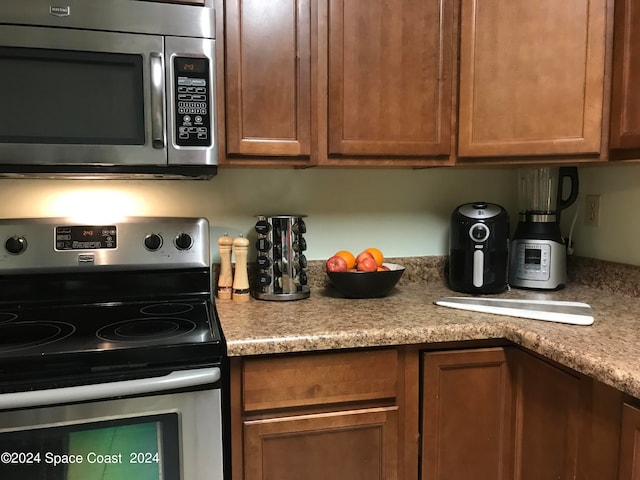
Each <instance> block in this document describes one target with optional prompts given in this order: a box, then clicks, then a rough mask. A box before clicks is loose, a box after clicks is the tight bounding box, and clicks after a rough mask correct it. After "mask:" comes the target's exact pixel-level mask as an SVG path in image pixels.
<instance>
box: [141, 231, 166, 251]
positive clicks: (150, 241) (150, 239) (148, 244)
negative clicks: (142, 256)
mask: <svg viewBox="0 0 640 480" xmlns="http://www.w3.org/2000/svg"><path fill="white" fill-rule="evenodd" d="M144 246H145V248H146V249H147V250H151V251H152V252H155V251H156V250H159V249H160V247H161V246H162V237H161V236H160V235H158V234H157V233H150V234H149V235H147V236H146V237H144Z"/></svg>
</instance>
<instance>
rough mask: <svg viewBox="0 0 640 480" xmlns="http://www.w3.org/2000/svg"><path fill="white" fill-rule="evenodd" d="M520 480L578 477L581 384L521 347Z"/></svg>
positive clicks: (518, 354)
mask: <svg viewBox="0 0 640 480" xmlns="http://www.w3.org/2000/svg"><path fill="white" fill-rule="evenodd" d="M514 357H515V359H516V361H515V362H514V366H515V369H516V370H515V375H516V377H515V378H516V380H515V381H516V392H517V396H516V421H515V436H516V452H515V476H514V478H515V479H516V480H539V479H541V478H553V479H558V480H570V479H575V478H578V477H577V467H578V465H577V463H578V440H579V435H580V421H581V418H580V413H581V411H582V409H581V406H582V405H583V403H584V399H583V398H581V383H580V379H579V378H578V377H575V376H573V375H571V374H569V373H567V372H565V371H564V370H560V369H559V368H556V367H554V366H553V365H551V364H549V363H547V362H544V361H542V360H539V359H538V358H536V357H534V356H533V355H530V354H528V353H525V352H521V351H517V352H515V355H514Z"/></svg>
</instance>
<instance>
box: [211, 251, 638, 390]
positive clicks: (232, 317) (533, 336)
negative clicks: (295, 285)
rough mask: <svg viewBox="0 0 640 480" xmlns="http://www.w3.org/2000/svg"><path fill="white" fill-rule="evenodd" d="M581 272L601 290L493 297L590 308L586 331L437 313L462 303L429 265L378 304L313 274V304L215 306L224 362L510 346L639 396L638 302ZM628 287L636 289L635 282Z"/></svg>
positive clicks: (589, 287)
mask: <svg viewBox="0 0 640 480" xmlns="http://www.w3.org/2000/svg"><path fill="white" fill-rule="evenodd" d="M401 261H402V260H396V261H395V262H394V263H401ZM405 263H410V262H405ZM583 263H584V265H582V267H581V270H580V272H579V275H581V277H582V278H587V279H589V278H599V280H598V282H597V283H596V282H583V281H575V279H574V281H572V282H571V283H569V285H568V286H567V287H566V288H564V289H562V290H559V291H557V292H535V291H529V290H516V289H513V290H510V291H507V292H505V293H502V294H500V295H491V296H493V297H500V298H527V299H548V300H570V301H580V302H586V303H589V304H590V305H591V306H592V308H593V311H594V316H595V321H594V323H593V325H591V326H578V325H566V324H559V323H552V322H545V321H538V320H527V319H519V318H515V317H508V316H501V315H492V314H485V313H477V312H470V311H465V310H457V309H450V308H446V307H441V306H438V305H435V304H434V303H433V302H434V301H435V300H437V299H438V298H440V297H444V296H452V295H462V294H459V293H456V292H452V291H451V290H449V289H448V288H447V286H446V282H445V281H443V278H442V276H441V275H439V274H438V273H437V272H438V271H440V268H439V266H436V267H437V268H436V269H434V268H433V265H427V267H426V268H424V265H422V266H420V267H415V266H414V265H412V267H414V268H407V272H406V273H405V276H403V280H401V282H400V283H399V284H398V286H397V287H396V288H395V289H394V290H393V291H392V292H391V293H390V294H389V295H388V296H386V297H383V298H375V299H361V300H354V299H346V298H343V297H342V296H341V295H340V294H339V293H337V292H336V291H335V290H333V288H331V287H330V286H328V285H326V282H325V279H324V278H323V277H322V275H317V277H316V278H318V282H317V283H315V284H313V285H312V289H311V296H310V297H309V298H308V299H305V300H299V301H287V302H273V301H271V302H269V301H261V300H255V299H251V300H250V301H249V302H247V303H235V302H233V301H221V300H217V301H216V308H217V310H218V314H219V316H220V320H221V323H222V328H223V331H224V334H225V337H226V340H227V348H228V353H229V355H230V356H248V355H264V354H274V353H288V352H304V351H320V350H332V349H344V348H358V347H377V346H390V345H409V344H425V343H440V342H453V341H463V340H485V339H506V340H509V341H511V342H513V343H515V344H517V345H520V346H522V347H525V348H527V349H529V350H531V351H534V352H536V353H539V354H541V355H543V356H544V357H546V358H549V359H551V360H554V361H556V362H558V363H560V364H563V365H565V366H567V367H570V368H572V369H574V370H576V371H578V372H581V373H583V374H586V375H589V376H591V377H593V378H595V379H597V380H599V381H602V382H604V383H606V384H608V385H611V386H613V387H615V388H618V389H619V390H622V391H623V392H626V393H628V394H630V395H633V396H635V397H640V314H639V313H638V312H640V298H638V297H637V296H635V295H632V294H629V292H628V291H623V293H620V291H622V289H621V288H618V289H616V282H622V284H628V282H630V281H631V280H630V279H628V278H627V279H625V278H621V276H620V269H617V268H612V266H611V264H607V263H601V264H598V265H596V266H594V264H593V263H590V262H588V261H587V262H583ZM585 265H586V267H585ZM614 267H615V266H614ZM594 268H596V269H598V270H599V271H600V273H601V274H602V273H603V272H605V273H606V272H608V273H610V274H611V275H615V278H616V281H611V282H609V283H606V282H605V283H602V280H601V277H602V275H597V274H596V273H595V272H594ZM620 268H622V269H623V270H624V268H625V267H622V266H621V267H620ZM416 272H419V273H416ZM434 272H436V273H434ZM320 273H322V272H320ZM623 273H625V274H629V271H626V270H625V271H624V272H623ZM575 274H576V273H575V271H574V272H573V275H575ZM637 274H638V272H637V270H636V269H632V270H631V275H632V276H634V275H637ZM405 277H407V278H405ZM612 278H613V277H612ZM632 280H637V279H635V278H633V279H632ZM594 283H596V284H595V285H593V284H594ZM633 284H634V285H637V281H634V282H633ZM603 285H608V287H606V286H603ZM632 293H633V292H632Z"/></svg>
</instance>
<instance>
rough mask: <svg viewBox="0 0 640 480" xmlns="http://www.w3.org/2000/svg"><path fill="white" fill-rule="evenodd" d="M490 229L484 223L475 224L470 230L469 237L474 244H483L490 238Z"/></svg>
mask: <svg viewBox="0 0 640 480" xmlns="http://www.w3.org/2000/svg"><path fill="white" fill-rule="evenodd" d="M489 234H490V232H489V227H487V226H486V225H485V224H484V223H474V224H473V225H471V228H470V229H469V236H470V237H471V240H473V241H474V242H478V243H482V242H484V241H486V240H487V238H489Z"/></svg>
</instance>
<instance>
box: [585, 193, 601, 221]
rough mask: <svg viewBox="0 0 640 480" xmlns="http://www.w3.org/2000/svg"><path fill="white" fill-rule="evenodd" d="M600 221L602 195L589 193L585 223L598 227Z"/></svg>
mask: <svg viewBox="0 0 640 480" xmlns="http://www.w3.org/2000/svg"><path fill="white" fill-rule="evenodd" d="M599 222H600V195H587V196H586V199H585V214H584V224H585V225H587V226H589V227H597V226H598V223H599Z"/></svg>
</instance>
